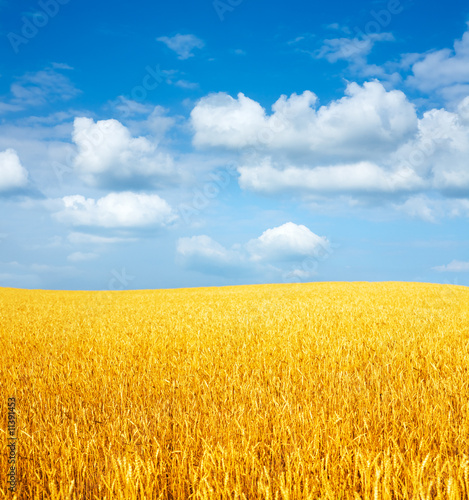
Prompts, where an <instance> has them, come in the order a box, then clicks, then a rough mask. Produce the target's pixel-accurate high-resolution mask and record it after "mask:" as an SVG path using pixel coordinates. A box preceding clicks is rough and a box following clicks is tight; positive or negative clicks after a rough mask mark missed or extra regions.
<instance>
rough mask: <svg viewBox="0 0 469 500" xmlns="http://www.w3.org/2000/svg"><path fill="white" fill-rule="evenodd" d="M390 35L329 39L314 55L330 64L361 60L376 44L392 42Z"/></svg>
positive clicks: (379, 34) (377, 34)
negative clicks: (341, 60)
mask: <svg viewBox="0 0 469 500" xmlns="http://www.w3.org/2000/svg"><path fill="white" fill-rule="evenodd" d="M393 40H394V37H393V36H392V34H391V33H372V34H369V35H364V36H363V37H362V38H361V39H360V38H357V37H355V38H345V37H344V38H331V39H326V40H324V42H323V45H322V46H321V48H320V49H319V50H318V51H317V52H316V53H315V54H314V55H315V57H317V58H324V59H327V60H328V61H329V62H330V63H335V62H337V61H338V60H340V59H343V60H355V61H356V60H357V59H360V60H363V62H365V57H366V56H367V55H368V54H369V53H370V52H371V50H372V49H373V46H374V44H375V43H376V42H382V41H393Z"/></svg>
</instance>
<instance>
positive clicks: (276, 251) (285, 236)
mask: <svg viewBox="0 0 469 500" xmlns="http://www.w3.org/2000/svg"><path fill="white" fill-rule="evenodd" d="M329 251H330V244H329V241H328V240H327V238H325V237H322V236H318V235H316V234H314V233H313V232H312V231H311V230H309V229H308V228H307V227H306V226H303V225H297V224H294V223H293V222H287V223H286V224H283V225H282V226H278V227H274V228H272V229H267V230H266V231H264V232H263V233H262V234H261V235H260V236H259V237H258V238H254V239H252V240H250V241H248V242H247V243H245V244H243V245H240V244H236V245H233V246H232V248H230V249H228V248H225V247H224V246H222V245H220V244H219V243H218V242H216V241H215V240H213V239H212V238H210V237H209V236H206V235H201V236H193V237H191V238H180V239H179V241H178V245H177V254H178V257H179V258H180V261H181V262H182V264H183V265H184V266H185V267H187V268H190V269H194V270H198V271H201V272H204V273H207V274H218V275H230V274H233V272H236V273H241V274H246V275H250V276H253V275H255V274H256V273H258V272H259V273H262V274H264V273H265V272H266V271H268V272H270V273H271V274H272V275H273V277H276V278H277V279H279V278H288V279H290V280H293V281H297V280H298V279H299V280H302V279H306V278H308V277H311V276H312V275H314V272H313V268H314V269H315V267H316V264H317V261H318V260H319V259H321V258H324V257H325V256H327V254H328V253H329ZM312 264H313V265H312Z"/></svg>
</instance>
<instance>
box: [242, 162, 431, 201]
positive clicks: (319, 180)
mask: <svg viewBox="0 0 469 500" xmlns="http://www.w3.org/2000/svg"><path fill="white" fill-rule="evenodd" d="M238 170H239V173H240V177H239V185H240V186H241V187H242V188H243V189H249V190H252V191H258V192H265V193H275V192H279V191H284V190H287V191H288V190H291V191H293V192H304V193H305V192H309V193H315V194H330V193H352V194H358V193H377V192H378V193H394V192H400V191H413V190H417V189H419V188H421V187H422V186H423V185H424V184H425V182H424V180H423V179H421V178H420V177H418V175H417V174H416V173H415V172H414V171H413V170H412V169H409V168H406V167H403V168H401V169H395V170H394V171H392V172H389V171H386V170H385V169H383V168H381V167H379V166H378V165H375V164H374V163H370V162H359V163H355V164H350V165H334V166H331V167H328V166H320V167H316V168H314V169H307V168H298V167H287V168H284V169H277V168H275V167H274V166H273V165H272V162H271V159H270V158H268V159H266V160H264V161H263V162H262V164H261V165H259V166H249V165H245V166H241V167H240V168H239V169H238Z"/></svg>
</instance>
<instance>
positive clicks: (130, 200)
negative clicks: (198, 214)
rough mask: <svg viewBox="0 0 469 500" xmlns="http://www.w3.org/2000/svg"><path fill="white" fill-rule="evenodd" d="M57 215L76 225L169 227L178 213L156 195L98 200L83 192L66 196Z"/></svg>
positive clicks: (128, 194) (129, 194) (124, 194)
mask: <svg viewBox="0 0 469 500" xmlns="http://www.w3.org/2000/svg"><path fill="white" fill-rule="evenodd" d="M61 202H62V203H61V204H62V207H63V208H62V210H61V211H59V212H56V213H55V214H54V216H55V218H56V219H57V220H59V221H60V222H63V223H65V224H70V225H73V226H98V227H108V228H118V227H121V228H140V227H148V226H166V225H168V224H170V223H171V222H173V221H174V220H175V218H176V216H175V215H174V213H173V210H172V209H171V207H170V206H169V205H168V203H167V202H166V201H165V200H163V199H162V198H160V197H159V196H157V195H155V194H153V195H148V194H137V193H132V192H122V193H110V194H108V195H107V196H105V197H103V198H100V199H98V200H94V199H93V198H85V197H84V196H81V195H75V196H65V197H64V198H62V200H61Z"/></svg>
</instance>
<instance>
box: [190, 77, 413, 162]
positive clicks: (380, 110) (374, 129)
mask: <svg viewBox="0 0 469 500" xmlns="http://www.w3.org/2000/svg"><path fill="white" fill-rule="evenodd" d="M345 93H346V96H345V97H343V98H342V99H339V100H337V101H333V102H331V103H330V104H329V105H327V106H321V107H320V108H318V109H316V104H317V96H316V95H315V94H313V93H312V92H309V91H305V92H304V93H303V94H301V95H296V94H292V95H291V96H290V97H289V98H288V97H286V96H282V97H280V99H279V100H278V101H277V102H276V103H275V104H274V105H273V106H272V111H273V113H272V114H271V115H270V116H267V115H266V113H265V110H264V109H263V108H262V107H261V106H260V105H259V104H258V103H257V102H255V101H253V100H251V99H249V98H248V97H245V96H244V95H243V94H241V93H240V94H238V98H237V99H233V98H232V97H230V96H228V95H227V94H224V93H220V94H213V95H210V96H208V97H205V98H203V99H201V100H200V101H199V103H198V104H197V105H196V106H195V108H194V109H193V110H192V113H191V121H192V125H193V127H194V131H195V134H194V139H193V142H194V145H196V146H198V147H224V148H231V149H242V148H247V147H249V146H254V147H256V148H257V149H259V150H261V151H262V150H270V151H280V152H281V151H284V152H287V153H290V155H296V156H298V154H303V160H304V161H306V162H307V163H308V164H309V165H311V164H318V163H319V162H324V161H326V160H329V161H337V160H342V161H344V159H346V160H348V161H360V160H369V159H373V158H375V159H376V158H377V157H379V156H382V155H383V153H386V152H390V151H392V150H393V149H394V148H395V147H396V146H397V145H398V144H400V143H401V142H402V141H404V140H406V139H408V138H410V137H411V136H412V135H413V134H415V132H416V130H417V123H418V121H417V116H416V113H415V109H414V106H413V104H411V103H410V102H409V101H408V100H407V98H406V96H405V95H404V94H403V93H402V92H400V91H397V90H392V91H389V92H387V91H386V90H385V88H384V87H383V86H382V85H381V84H380V83H379V82H366V83H365V84H364V85H363V86H359V85H358V84H356V83H351V84H349V85H348V86H347V89H346V91H345Z"/></svg>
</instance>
